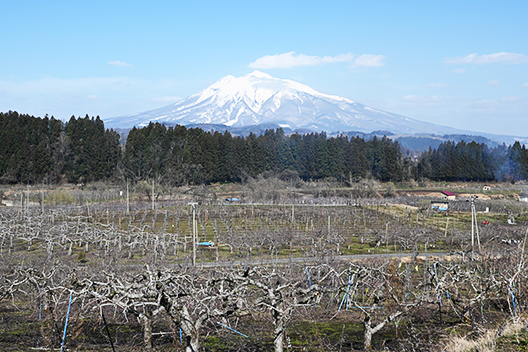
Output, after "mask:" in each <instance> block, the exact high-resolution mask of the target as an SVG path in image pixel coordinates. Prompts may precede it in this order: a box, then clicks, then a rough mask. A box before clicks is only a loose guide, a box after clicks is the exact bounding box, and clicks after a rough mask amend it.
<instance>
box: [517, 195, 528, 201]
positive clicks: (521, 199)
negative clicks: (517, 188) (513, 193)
mask: <svg viewBox="0 0 528 352" xmlns="http://www.w3.org/2000/svg"><path fill="white" fill-rule="evenodd" d="M519 202H526V203H528V196H520V197H519Z"/></svg>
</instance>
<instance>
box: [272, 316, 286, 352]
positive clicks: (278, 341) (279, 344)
mask: <svg viewBox="0 0 528 352" xmlns="http://www.w3.org/2000/svg"><path fill="white" fill-rule="evenodd" d="M273 332H274V334H275V339H274V340H273V345H274V346H275V352H282V351H283V349H284V324H283V322H282V321H279V322H277V324H276V325H275V329H274V331H273Z"/></svg>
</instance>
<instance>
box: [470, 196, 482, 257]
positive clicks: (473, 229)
mask: <svg viewBox="0 0 528 352" xmlns="http://www.w3.org/2000/svg"><path fill="white" fill-rule="evenodd" d="M475 198H476V197H475V196H471V197H470V198H469V201H470V202H471V249H472V250H473V251H474V250H475V232H476V233H477V244H478V249H479V252H480V236H479V228H478V222H477V211H476V209H475Z"/></svg>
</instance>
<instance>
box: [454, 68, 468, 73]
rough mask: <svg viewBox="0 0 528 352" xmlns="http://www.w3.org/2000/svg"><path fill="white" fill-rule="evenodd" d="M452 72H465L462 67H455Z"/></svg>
mask: <svg viewBox="0 0 528 352" xmlns="http://www.w3.org/2000/svg"><path fill="white" fill-rule="evenodd" d="M453 73H466V70H464V69H463V68H457V69H456V70H453Z"/></svg>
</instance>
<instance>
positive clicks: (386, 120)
mask: <svg viewBox="0 0 528 352" xmlns="http://www.w3.org/2000/svg"><path fill="white" fill-rule="evenodd" d="M150 121H154V122H160V123H166V124H180V125H189V124H221V125H226V126H233V127H242V126H251V125H258V124H264V123H276V124H279V125H284V126H286V125H287V126H289V127H290V128H292V129H295V128H307V129H312V130H315V131H321V130H325V131H330V132H335V131H358V132H372V131H377V130H388V131H392V132H394V133H399V134H413V133H439V134H444V133H458V132H460V131H459V130H456V129H453V128H449V127H443V126H438V125H434V124H431V123H426V122H421V121H418V120H414V119H410V118H407V117H404V116H400V115H397V114H392V113H389V112H386V111H381V110H377V109H374V108H371V107H368V106H365V105H363V104H360V103H357V102H355V101H353V100H350V99H347V98H343V97H339V96H335V95H328V94H323V93H320V92H318V91H316V90H314V89H313V88H311V87H309V86H307V85H305V84H302V83H299V82H295V81H292V80H288V79H279V78H274V77H272V76H270V75H269V74H267V73H263V72H260V71H254V72H252V73H249V74H247V75H245V76H242V77H234V76H226V77H223V78H221V79H220V80H218V81H217V82H215V83H214V84H212V85H211V86H209V87H207V88H205V89H204V90H202V91H200V92H198V93H196V94H193V95H191V96H190V97H188V98H186V99H183V100H180V101H178V102H176V103H174V104H171V105H168V106H165V107H162V108H160V109H156V110H151V111H147V112H143V113H139V114H133V115H127V116H122V117H116V118H111V119H107V120H106V121H105V124H106V125H107V126H108V127H119V128H126V127H132V126H146V125H148V123H149V122H150Z"/></svg>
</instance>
